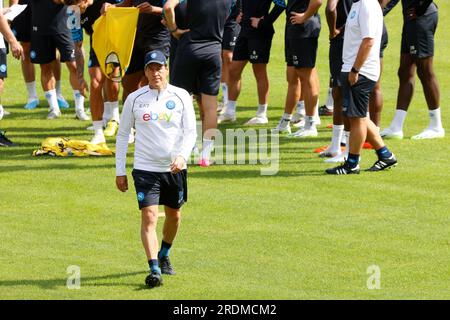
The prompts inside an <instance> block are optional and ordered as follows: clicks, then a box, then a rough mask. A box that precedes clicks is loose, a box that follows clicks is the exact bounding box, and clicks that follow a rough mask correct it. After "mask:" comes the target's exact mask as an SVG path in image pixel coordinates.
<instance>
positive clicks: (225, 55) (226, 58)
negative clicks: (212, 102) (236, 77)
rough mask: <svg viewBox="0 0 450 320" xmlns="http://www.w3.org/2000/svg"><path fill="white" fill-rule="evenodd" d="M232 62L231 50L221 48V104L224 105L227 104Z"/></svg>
mask: <svg viewBox="0 0 450 320" xmlns="http://www.w3.org/2000/svg"><path fill="white" fill-rule="evenodd" d="M232 62H233V51H230V50H222V77H221V80H220V86H221V88H222V97H223V100H222V104H223V106H226V105H227V104H228V85H227V83H228V78H229V76H228V75H229V72H230V65H231V63H232Z"/></svg>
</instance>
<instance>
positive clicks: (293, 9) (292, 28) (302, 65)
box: [286, 0, 322, 138]
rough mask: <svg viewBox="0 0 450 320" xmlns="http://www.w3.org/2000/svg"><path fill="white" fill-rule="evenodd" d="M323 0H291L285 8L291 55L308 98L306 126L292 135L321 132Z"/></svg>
mask: <svg viewBox="0 0 450 320" xmlns="http://www.w3.org/2000/svg"><path fill="white" fill-rule="evenodd" d="M321 4H322V2H321V1H320V0H289V1H288V3H287V8H286V15H287V20H286V24H287V27H286V28H287V42H288V47H289V55H290V56H291V57H292V63H293V65H294V67H295V70H296V72H297V76H298V77H299V78H300V82H301V84H302V89H303V91H304V92H303V97H304V101H305V111H306V115H305V126H304V127H303V128H300V129H299V130H298V131H297V132H295V133H292V134H291V135H290V136H291V137H296V138H306V137H315V136H317V135H318V133H317V128H316V119H315V114H316V112H317V105H318V101H319V77H318V74H317V69H316V58H317V46H318V38H319V34H320V29H321V24H320V16H319V14H318V10H319V8H320V6H321Z"/></svg>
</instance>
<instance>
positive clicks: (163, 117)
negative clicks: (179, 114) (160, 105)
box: [142, 111, 172, 122]
mask: <svg viewBox="0 0 450 320" xmlns="http://www.w3.org/2000/svg"><path fill="white" fill-rule="evenodd" d="M170 119H172V113H166V112H161V113H156V112H152V111H150V113H144V114H143V115H142V120H144V121H166V122H170Z"/></svg>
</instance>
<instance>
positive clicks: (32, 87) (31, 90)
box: [25, 81, 38, 102]
mask: <svg viewBox="0 0 450 320" xmlns="http://www.w3.org/2000/svg"><path fill="white" fill-rule="evenodd" d="M25 85H26V86H27V91H28V102H30V101H32V100H37V98H38V96H37V91H36V81H31V82H26V83H25Z"/></svg>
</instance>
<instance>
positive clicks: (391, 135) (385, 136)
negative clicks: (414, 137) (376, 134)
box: [380, 127, 403, 139]
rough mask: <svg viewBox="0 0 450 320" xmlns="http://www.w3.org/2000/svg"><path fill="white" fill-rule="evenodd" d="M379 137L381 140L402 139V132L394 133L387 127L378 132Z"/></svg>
mask: <svg viewBox="0 0 450 320" xmlns="http://www.w3.org/2000/svg"><path fill="white" fill-rule="evenodd" d="M380 136H381V137H382V138H383V139H403V131H402V130H399V131H394V130H392V129H391V127H388V128H386V129H384V130H383V131H381V132H380Z"/></svg>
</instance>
